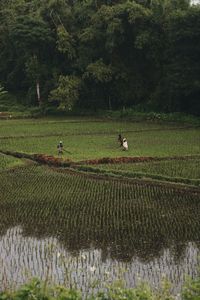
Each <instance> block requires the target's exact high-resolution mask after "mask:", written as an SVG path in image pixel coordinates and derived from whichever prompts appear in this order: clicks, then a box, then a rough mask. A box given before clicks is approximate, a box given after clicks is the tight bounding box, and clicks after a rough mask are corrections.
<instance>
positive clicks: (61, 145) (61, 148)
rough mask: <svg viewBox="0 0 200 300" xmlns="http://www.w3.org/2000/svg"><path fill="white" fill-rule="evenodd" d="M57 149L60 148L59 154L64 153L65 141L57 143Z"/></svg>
mask: <svg viewBox="0 0 200 300" xmlns="http://www.w3.org/2000/svg"><path fill="white" fill-rule="evenodd" d="M57 149H58V155H62V154H63V142H62V141H60V142H59V144H58V145H57Z"/></svg>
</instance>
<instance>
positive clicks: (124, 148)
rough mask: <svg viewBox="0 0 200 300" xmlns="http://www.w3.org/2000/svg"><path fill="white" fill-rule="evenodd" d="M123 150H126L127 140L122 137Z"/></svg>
mask: <svg viewBox="0 0 200 300" xmlns="http://www.w3.org/2000/svg"><path fill="white" fill-rule="evenodd" d="M123 150H124V151H126V150H128V142H127V139H126V138H123Z"/></svg>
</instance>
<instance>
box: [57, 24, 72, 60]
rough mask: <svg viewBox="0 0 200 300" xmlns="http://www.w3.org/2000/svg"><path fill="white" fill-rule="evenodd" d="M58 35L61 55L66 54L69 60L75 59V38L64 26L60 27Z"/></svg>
mask: <svg viewBox="0 0 200 300" xmlns="http://www.w3.org/2000/svg"><path fill="white" fill-rule="evenodd" d="M57 35H58V40H57V47H58V50H59V51H60V52H61V53H63V54H66V56H67V57H68V58H69V59H73V58H75V56H76V51H75V41H74V39H73V37H72V36H71V35H70V34H69V32H68V31H67V30H66V29H65V28H64V27H63V26H58V28H57Z"/></svg>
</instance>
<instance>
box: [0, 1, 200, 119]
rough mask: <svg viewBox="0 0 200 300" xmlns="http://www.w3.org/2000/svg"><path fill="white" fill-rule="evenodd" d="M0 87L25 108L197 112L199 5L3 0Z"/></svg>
mask: <svg viewBox="0 0 200 300" xmlns="http://www.w3.org/2000/svg"><path fill="white" fill-rule="evenodd" d="M0 21H1V22H0V83H1V85H2V86H4V87H5V89H6V90H7V91H8V92H9V93H11V94H14V95H16V96H17V97H18V99H19V101H21V99H23V101H24V102H25V103H26V104H28V105H29V104H32V105H44V106H48V105H55V107H59V108H62V109H66V110H69V109H70V110H71V109H73V108H75V107H78V108H80V109H81V108H86V109H98V108H101V109H111V108H112V109H120V108H122V107H124V106H125V107H133V106H138V107H140V108H143V109H146V110H148V109H151V110H152V109H154V110H159V111H165V112H171V111H180V112H189V113H193V114H200V76H199V75H200V5H192V3H191V1H189V0H135V1H134V0H101V1H100V0H84V1H82V0H76V1H71V0H44V1H40V0H5V1H3V3H0Z"/></svg>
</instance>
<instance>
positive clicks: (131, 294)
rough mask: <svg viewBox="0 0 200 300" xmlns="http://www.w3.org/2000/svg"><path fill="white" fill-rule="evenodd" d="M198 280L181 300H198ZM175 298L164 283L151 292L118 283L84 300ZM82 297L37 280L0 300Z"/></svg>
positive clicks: (72, 299)
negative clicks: (161, 286) (160, 287)
mask: <svg viewBox="0 0 200 300" xmlns="http://www.w3.org/2000/svg"><path fill="white" fill-rule="evenodd" d="M199 283H200V280H199V278H197V279H194V280H190V283H189V284H186V286H185V287H184V288H183V293H182V297H181V299H182V300H199V296H200V285H199ZM176 297H179V296H174V295H172V294H171V293H170V285H169V283H168V282H165V283H164V285H163V288H162V290H160V291H159V292H155V291H153V290H152V289H151V288H150V287H149V286H148V285H147V284H140V285H139V286H138V287H137V288H135V289H126V288H124V287H121V285H120V284H119V283H116V284H115V285H113V286H110V287H109V288H108V291H107V292H99V293H98V294H97V295H92V296H88V297H86V300H124V299H125V300H175V299H177V298H176ZM81 299H82V297H81V295H80V293H79V292H78V291H77V290H72V289H71V290H69V289H66V288H65V287H62V286H46V285H45V283H44V282H41V281H40V280H38V279H36V278H35V279H32V281H31V282H30V283H28V284H26V285H24V286H22V287H21V288H19V289H18V290H17V291H16V292H14V293H11V292H1V293H0V300H81Z"/></svg>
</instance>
